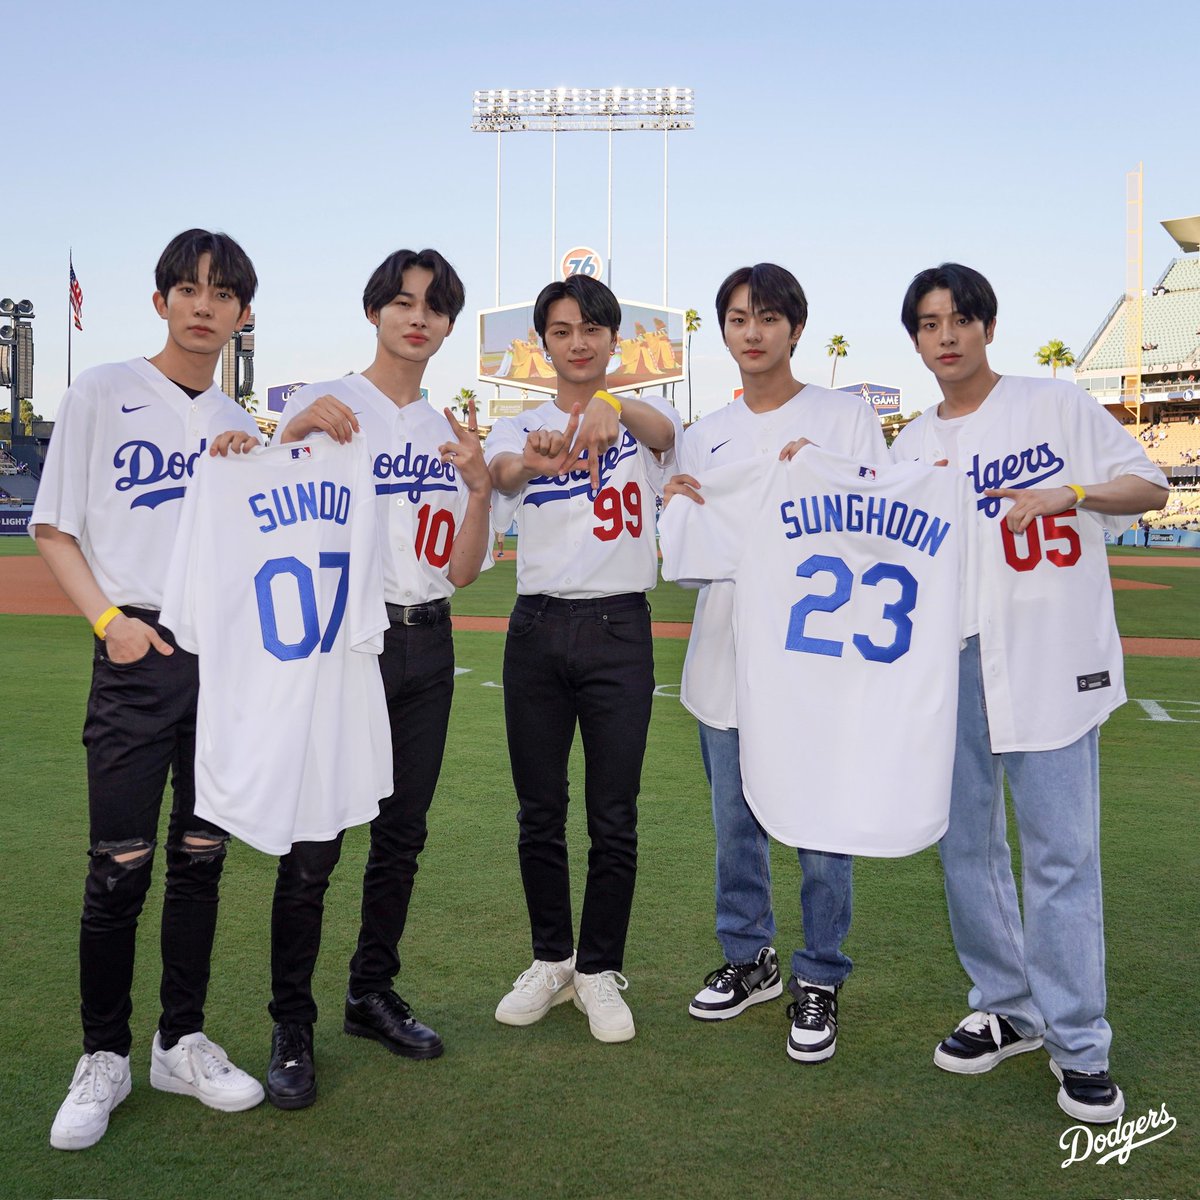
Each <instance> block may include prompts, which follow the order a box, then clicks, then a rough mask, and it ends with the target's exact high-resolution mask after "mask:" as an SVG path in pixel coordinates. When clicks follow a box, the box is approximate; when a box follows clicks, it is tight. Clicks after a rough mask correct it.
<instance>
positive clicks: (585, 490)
mask: <svg viewBox="0 0 1200 1200" xmlns="http://www.w3.org/2000/svg"><path fill="white" fill-rule="evenodd" d="M636 453H637V439H636V438H635V437H634V436H633V434H631V433H630V432H629V430H627V429H626V430H624V431H623V434H622V437H621V440H620V441H619V442H617V443H616V445H613V446H610V447H609V448H608V449H607V450H605V452H604V454H603V455H602V456H601V458H600V487H599V488H597V491H602V490H603V489H604V487H605V485H606V484H607V483H608V481H609V479H610V478H611V477H612V475H613V473H614V472H615V471H616V469H617V466H618V464H620V463H622V462H624V461H625V459H627V458H631V457H632V456H633V455H635V454H636ZM579 480H582V481H583V482H582V483H580V482H579ZM529 486H530V488H535V487H536V488H540V489H541V490H540V491H536V492H535V491H530V492H529V494H528V495H527V496H526V497H525V500H524V503H525V504H532V505H533V506H534V507H535V508H538V507H540V506H541V505H543V504H549V503H550V501H551V500H569V499H570V498H571V497H572V496H584V495H588V494H590V492H591V490H592V479H591V475H590V473H589V472H588V471H587V470H586V469H585V470H582V471H568V472H567V473H566V474H565V475H539V476H538V477H537V478H536V479H531V480H530V481H529Z"/></svg>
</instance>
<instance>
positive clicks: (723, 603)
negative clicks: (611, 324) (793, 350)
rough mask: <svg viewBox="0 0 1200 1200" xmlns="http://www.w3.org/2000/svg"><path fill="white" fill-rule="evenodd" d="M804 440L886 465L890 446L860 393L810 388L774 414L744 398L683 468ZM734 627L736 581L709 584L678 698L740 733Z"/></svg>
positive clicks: (700, 439) (693, 444)
mask: <svg viewBox="0 0 1200 1200" xmlns="http://www.w3.org/2000/svg"><path fill="white" fill-rule="evenodd" d="M801 437H806V438H808V439H809V441H811V442H814V443H816V444H817V445H818V446H820V447H822V448H823V449H825V450H830V451H832V452H833V453H834V454H844V455H846V456H847V457H849V458H857V459H861V460H862V461H863V462H886V461H887V457H888V454H887V443H886V442H885V441H884V440H883V433H882V431H881V430H880V428H879V418H878V417H877V416H876V415H875V412H874V410H873V409H872V408H871V406H870V405H869V404H864V403H863V400H862V398H861V397H860V396H857V395H850V394H849V393H847V392H835V391H831V390H830V389H829V388H823V387H817V386H816V385H815V384H811V383H810V384H806V385H805V386H804V387H803V388H802V389H801V390H800V391H799V392H797V394H796V395H795V396H793V397H792V398H791V399H790V400H789V401H788V402H787V403H786V404H784V405H782V406H780V407H779V408H777V409H774V410H773V411H771V412H767V413H756V412H752V411H751V410H750V409H748V408H747V407H746V402H745V400H744V399H742V398H738V399H737V400H734V401H733V403H732V404H727V405H726V406H725V407H724V408H721V409H718V410H717V411H716V412H715V413H712V414H710V415H709V416H707V417H703V418H702V419H701V420H699V421H697V422H696V423H695V424H694V425H691V426H689V427H688V429H687V430H686V431H685V433H684V435H683V442H682V445H681V446H680V449H679V452H678V454H677V456H676V461H677V462H678V467H677V470H678V471H680V472H682V473H683V474H686V475H695V476H698V475H700V474H701V473H702V472H705V471H709V470H711V469H712V468H713V467H722V466H726V465H727V464H729V463H735V462H743V461H745V460H746V459H752V458H762V457H768V458H777V457H778V456H779V451H780V450H782V449H783V448H784V446H786V445H787V443H788V442H792V441H795V440H796V439H797V438H801ZM672 473H674V472H672ZM732 626H733V584H731V583H727V582H725V583H710V584H706V585H705V586H704V587H702V588H701V589H700V595H699V596H698V597H697V598H696V612H695V616H694V617H693V618H692V635H691V637H690V638H689V639H688V648H687V657H686V658H685V659H684V663H683V683H682V686H681V688H680V700H681V701H682V702H683V706H684V708H686V709H687V710H688V712H690V713H691V714H692V716H694V717H695V718H696V719H697V720H699V721H703V722H704V724H705V725H709V726H711V727H712V728H714V729H734V728H736V727H737V723H738V720H737V698H736V691H735V688H734V664H733V628H732Z"/></svg>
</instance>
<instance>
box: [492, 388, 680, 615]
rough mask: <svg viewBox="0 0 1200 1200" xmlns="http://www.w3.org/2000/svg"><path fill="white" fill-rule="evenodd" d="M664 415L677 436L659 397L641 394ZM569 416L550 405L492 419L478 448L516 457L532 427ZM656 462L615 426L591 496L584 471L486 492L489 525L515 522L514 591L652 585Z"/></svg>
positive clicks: (583, 592)
mask: <svg viewBox="0 0 1200 1200" xmlns="http://www.w3.org/2000/svg"><path fill="white" fill-rule="evenodd" d="M641 400H642V402H643V403H645V404H650V405H652V406H653V407H654V408H656V409H657V410H658V411H659V412H661V413H663V414H664V415H665V416H666V417H668V418H669V419H670V421H671V423H672V424H673V425H674V427H675V437H676V439H678V438H680V437H681V436H682V433H683V426H682V424H681V423H680V420H679V414H678V413H677V412H676V411H675V409H674V408H672V407H671V405H670V404H668V403H667V401H666V400H665V399H663V398H662V397H659V396H642V397H641ZM568 419H569V418H568V414H567V413H565V412H563V411H562V409H560V408H559V407H558V406H557V405H556V404H555V403H554V402H553V401H548V402H547V403H546V404H542V405H540V406H539V407H538V408H534V409H531V410H530V411H529V412H525V413H522V414H521V415H520V416H516V417H504V418H502V419H501V420H499V421H497V422H496V424H495V426H494V427H493V428H492V432H491V433H490V434H489V435H488V439H487V444H486V446H485V448H484V452H485V455H486V457H487V461H488V462H489V463H490V462H491V461H492V459H494V458H495V457H496V455H497V454H501V453H505V452H510V453H513V454H517V455H520V454H521V453H522V452H523V451H524V448H525V441H526V438H527V437H528V436H529V434H530V433H531V432H532V431H533V430H535V429H554V430H559V431H561V430H563V429H565V428H566V426H567V421H568ZM663 472H664V468H663V464H662V463H660V462H659V461H658V460H657V459H656V458H655V457H654V453H653V451H651V450H649V449H648V448H647V447H645V446H643V445H642V444H641V443H640V442H638V440H637V439H636V438H635V437H634V436H633V435H632V434H631V433H630V432H629V431H628V430H627V429H626V428H625V427H624V426H621V431H620V436H619V438H618V440H617V441H616V442H615V443H614V445H612V446H611V447H610V448H609V449H608V450H606V451H605V452H604V456H603V459H602V461H601V464H600V488H599V490H598V491H597V492H595V493H594V494H593V492H592V485H591V477H590V475H589V473H588V471H587V470H586V469H584V470H580V471H571V472H569V473H568V474H566V475H556V476H553V477H551V476H546V475H539V476H538V477H537V478H535V479H531V480H530V481H529V482H528V483H527V484H526V485H525V486H524V488H522V490H521V491H520V492H517V493H516V494H515V495H512V496H505V495H504V494H503V493H501V492H493V493H492V524H493V526H494V527H495V528H496V529H504V528H507V527H508V523H509V522H510V521H511V520H512V518H513V516H514V512H515V516H516V521H517V539H518V540H517V592H518V594H520V595H522V596H537V595H550V596H561V597H563V598H564V599H570V600H587V599H594V598H596V597H599V596H615V595H620V594H621V593H623V592H645V591H649V590H650V588H652V587H653V586H654V585H655V583H657V581H658V545H657V543H656V541H655V536H654V532H655V513H656V509H657V497H658V496H660V495H661V494H662V488H663V484H664V483H665V482H666V480H665V478H664V473H663Z"/></svg>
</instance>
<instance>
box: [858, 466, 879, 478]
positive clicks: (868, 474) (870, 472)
mask: <svg viewBox="0 0 1200 1200" xmlns="http://www.w3.org/2000/svg"><path fill="white" fill-rule="evenodd" d="M858 477H859V479H874V478H875V468H874V467H859V468H858Z"/></svg>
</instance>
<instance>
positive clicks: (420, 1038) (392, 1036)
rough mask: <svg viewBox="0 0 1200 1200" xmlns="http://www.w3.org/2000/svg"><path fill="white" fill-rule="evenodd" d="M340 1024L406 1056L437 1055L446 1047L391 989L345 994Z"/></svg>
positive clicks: (429, 1056)
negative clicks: (344, 1013)
mask: <svg viewBox="0 0 1200 1200" xmlns="http://www.w3.org/2000/svg"><path fill="white" fill-rule="evenodd" d="M342 1028H343V1029H345V1031H346V1032H347V1033H352V1034H353V1035H354V1036H355V1037H365V1038H374V1039H375V1041H377V1042H381V1043H382V1044H383V1045H385V1046H386V1047H387V1048H388V1049H389V1050H390V1051H391V1052H392V1053H393V1054H402V1055H404V1057H405V1058H437V1057H438V1055H439V1054H441V1053H442V1051H443V1050H444V1049H445V1046H443V1045H442V1039H441V1038H440V1037H438V1035H437V1034H436V1033H434V1032H433V1030H432V1029H430V1028H429V1026H428V1025H422V1024H421V1022H420V1021H418V1020H417V1019H416V1017H414V1016H413V1014H412V1009H411V1008H409V1006H408V1005H407V1004H406V1003H405V1002H404V1001H403V1000H402V999H401V998H400V997H399V996H397V995H396V993H395V992H393V991H386V992H368V993H367V994H366V995H365V996H359V997H357V998H356V997H353V996H347V997H346V1020H345V1024H344V1025H343V1026H342Z"/></svg>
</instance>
